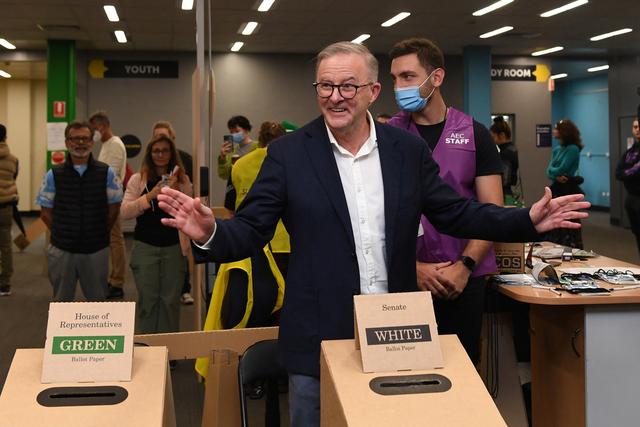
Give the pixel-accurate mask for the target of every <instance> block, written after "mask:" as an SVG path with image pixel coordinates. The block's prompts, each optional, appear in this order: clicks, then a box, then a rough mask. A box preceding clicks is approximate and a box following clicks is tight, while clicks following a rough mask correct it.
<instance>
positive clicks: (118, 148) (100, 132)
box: [89, 111, 127, 299]
mask: <svg viewBox="0 0 640 427" xmlns="http://www.w3.org/2000/svg"><path fill="white" fill-rule="evenodd" d="M89 123H90V124H91V128H92V130H93V140H94V142H96V143H98V144H102V145H101V147H100V154H99V155H98V160H99V161H101V162H103V163H106V164H108V165H109V166H111V168H112V169H113V171H114V172H115V173H116V176H117V177H118V179H119V181H120V182H123V181H124V175H125V173H126V171H127V150H126V149H125V148H124V143H123V142H122V140H121V139H120V138H119V137H117V136H115V135H114V134H113V132H112V131H111V122H110V121H109V116H107V114H106V113H105V112H104V111H98V112H96V113H93V115H92V116H91V118H90V119H89ZM109 254H110V257H111V273H110V274H109V281H108V289H109V291H108V293H107V298H110V299H111V298H123V297H124V291H123V290H122V288H123V285H124V275H125V271H126V265H127V259H126V252H125V246H124V236H123V235H122V220H121V219H120V218H118V219H117V220H116V222H115V224H114V225H113V227H112V228H111V243H110V244H109Z"/></svg>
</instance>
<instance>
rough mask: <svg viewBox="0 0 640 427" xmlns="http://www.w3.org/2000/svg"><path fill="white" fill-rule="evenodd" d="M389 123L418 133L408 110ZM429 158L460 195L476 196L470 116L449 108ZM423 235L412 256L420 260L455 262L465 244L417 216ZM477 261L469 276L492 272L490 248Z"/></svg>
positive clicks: (493, 260)
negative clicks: (431, 158)
mask: <svg viewBox="0 0 640 427" xmlns="http://www.w3.org/2000/svg"><path fill="white" fill-rule="evenodd" d="M389 124H390V125H392V126H396V127H399V128H403V129H406V130H408V131H409V132H411V133H413V134H414V135H417V136H420V132H419V131H418V128H417V127H416V125H415V123H414V122H413V120H412V119H411V113H409V112H406V111H401V112H399V113H398V114H396V115H395V116H393V118H392V119H391V120H389ZM432 156H433V159H434V160H435V161H436V163H438V166H440V177H441V178H442V179H444V180H445V181H446V182H447V183H448V184H449V185H450V186H451V187H453V189H454V190H456V191H457V192H458V193H459V194H460V195H461V196H463V197H473V198H477V196H476V193H475V190H474V183H475V178H476V143H475V139H474V135H473V118H472V117H471V116H468V115H466V114H464V113H463V112H461V111H458V110H456V109H455V108H451V107H449V111H448V113H447V121H446V122H445V124H444V129H443V130H442V135H441V136H440V139H439V140H438V144H437V145H436V148H435V150H433V153H432ZM420 222H421V224H422V228H423V229H424V235H422V236H420V237H418V242H417V245H416V258H417V259H418V261H421V262H429V263H436V262H446V261H454V262H455V261H457V260H458V259H459V258H460V255H461V254H462V251H463V250H464V248H465V247H466V246H467V244H468V243H469V240H467V239H456V238H454V237H451V236H447V235H446V234H440V233H438V231H437V230H436V229H435V228H434V227H433V225H431V223H430V222H429V220H428V219H427V218H426V217H425V216H422V218H421V219H420ZM476 261H477V262H478V264H477V266H476V269H475V270H474V271H473V273H472V274H471V277H478V276H484V275H486V274H490V273H494V272H496V271H497V269H496V256H495V253H494V251H493V247H491V249H489V251H488V252H487V254H486V255H485V256H484V258H483V259H482V260H476Z"/></svg>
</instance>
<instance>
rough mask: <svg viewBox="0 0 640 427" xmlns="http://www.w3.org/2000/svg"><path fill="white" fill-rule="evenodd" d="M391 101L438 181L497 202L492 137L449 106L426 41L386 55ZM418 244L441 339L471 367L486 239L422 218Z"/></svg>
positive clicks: (489, 262)
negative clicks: (460, 350) (458, 349)
mask: <svg viewBox="0 0 640 427" xmlns="http://www.w3.org/2000/svg"><path fill="white" fill-rule="evenodd" d="M390 57H391V76H392V78H393V82H394V89H395V95H396V102H397V104H398V106H399V107H400V109H401V110H402V111H401V112H399V113H398V114H396V115H395V116H394V117H393V118H391V120H389V122H388V123H389V124H390V125H392V126H396V127H400V128H402V129H405V130H408V131H409V132H411V133H413V134H414V135H416V136H419V137H421V138H422V139H423V140H424V141H425V142H426V144H427V145H428V146H429V148H430V149H431V152H432V155H433V159H434V160H435V161H436V163H438V166H440V177H441V178H442V179H444V180H445V181H446V182H447V183H448V184H449V185H450V186H451V187H453V188H454V189H455V190H456V191H457V192H458V193H459V194H461V195H462V196H464V197H472V198H475V199H477V200H479V201H480V202H484V203H494V204H496V205H499V206H500V205H502V204H503V200H502V178H501V173H502V164H501V162H500V157H499V155H498V152H497V150H496V148H495V146H494V144H493V140H492V139H491V135H490V134H489V131H488V130H487V128H486V127H484V125H482V124H481V123H478V122H477V121H475V120H474V119H473V117H471V116H469V115H467V114H465V113H463V112H461V111H458V110H456V109H455V108H453V107H449V106H447V104H446V103H445V101H444V98H443V97H442V94H441V92H440V87H441V86H442V84H443V83H444V78H445V69H444V56H443V54H442V51H441V50H440V48H438V46H436V45H435V44H434V43H433V42H431V41H430V40H427V39H418V38H414V39H408V40H403V41H401V42H399V43H397V44H396V45H395V46H394V47H393V49H392V50H391V53H390ZM420 225H421V227H420V233H419V234H420V235H419V237H418V241H417V253H416V256H417V262H416V269H417V277H418V287H419V288H420V289H422V290H427V291H430V292H431V294H432V295H433V297H434V308H435V313H436V320H437V322H438V332H439V333H440V334H456V335H458V337H459V338H460V341H461V342H462V345H463V346H464V348H465V350H467V353H468V354H469V357H470V358H471V360H472V361H473V362H474V363H477V362H478V361H479V359H480V349H479V343H480V331H481V328H480V325H481V324H482V322H481V320H482V308H483V304H484V285H485V276H486V275H487V274H489V273H493V272H495V271H496V262H495V255H494V253H493V247H492V244H491V242H486V241H482V240H467V239H458V238H454V237H451V236H447V235H444V234H442V233H440V232H438V231H437V230H436V229H435V228H434V226H433V225H432V224H431V223H430V222H429V221H428V220H427V218H426V217H424V216H423V217H422V219H421V221H420Z"/></svg>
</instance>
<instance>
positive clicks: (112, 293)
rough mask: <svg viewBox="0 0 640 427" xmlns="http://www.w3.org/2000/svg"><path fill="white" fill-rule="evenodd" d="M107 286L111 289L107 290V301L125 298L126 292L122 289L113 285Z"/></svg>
mask: <svg viewBox="0 0 640 427" xmlns="http://www.w3.org/2000/svg"><path fill="white" fill-rule="evenodd" d="M107 286H108V287H109V288H108V290H107V299H116V298H124V291H123V290H122V288H117V287H115V286H111V283H109V284H108V285H107Z"/></svg>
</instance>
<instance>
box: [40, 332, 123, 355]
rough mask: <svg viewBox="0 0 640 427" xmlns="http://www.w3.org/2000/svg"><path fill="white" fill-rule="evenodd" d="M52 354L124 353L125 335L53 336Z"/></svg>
mask: <svg viewBox="0 0 640 427" xmlns="http://www.w3.org/2000/svg"><path fill="white" fill-rule="evenodd" d="M51 353H52V354H106V353H124V336H100V337H86V336H80V337H53V350H52V352H51Z"/></svg>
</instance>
